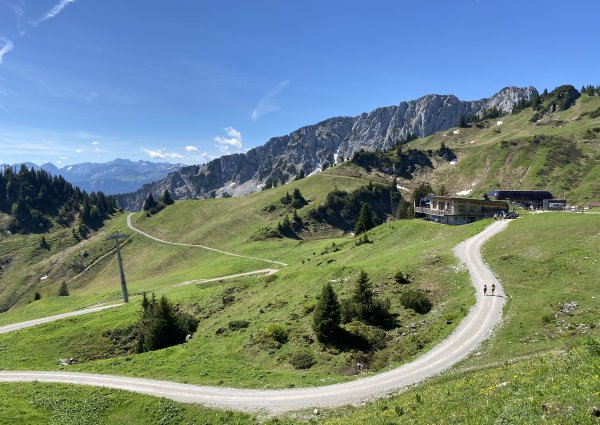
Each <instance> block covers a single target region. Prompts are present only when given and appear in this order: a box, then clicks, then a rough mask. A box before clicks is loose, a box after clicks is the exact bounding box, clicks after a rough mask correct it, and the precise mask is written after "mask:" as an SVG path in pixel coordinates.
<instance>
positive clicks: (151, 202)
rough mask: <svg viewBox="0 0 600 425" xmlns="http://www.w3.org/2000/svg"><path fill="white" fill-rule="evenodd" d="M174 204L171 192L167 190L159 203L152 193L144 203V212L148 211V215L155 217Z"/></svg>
mask: <svg viewBox="0 0 600 425" xmlns="http://www.w3.org/2000/svg"><path fill="white" fill-rule="evenodd" d="M174 203H175V201H174V200H173V198H171V194H170V193H169V190H168V189H165V191H164V192H163V194H162V195H161V196H160V198H159V200H158V201H156V199H154V195H153V194H152V193H149V194H148V196H147V197H146V200H145V201H144V206H143V210H144V211H146V212H147V213H148V214H151V215H153V214H157V213H159V212H160V211H162V210H163V209H165V208H166V207H167V206H169V205H172V204H174Z"/></svg>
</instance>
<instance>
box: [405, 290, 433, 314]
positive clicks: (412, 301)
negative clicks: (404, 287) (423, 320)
mask: <svg viewBox="0 0 600 425" xmlns="http://www.w3.org/2000/svg"><path fill="white" fill-rule="evenodd" d="M400 302H401V303H402V305H403V306H404V307H405V308H410V309H413V310H414V311H416V312H417V313H419V314H426V313H429V311H431V308H432V307H433V304H432V303H431V301H430V300H429V298H428V297H427V295H425V294H424V293H423V292H420V291H416V290H410V291H406V292H404V293H403V294H402V295H401V296H400Z"/></svg>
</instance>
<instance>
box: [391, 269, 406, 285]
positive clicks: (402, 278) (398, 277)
mask: <svg viewBox="0 0 600 425" xmlns="http://www.w3.org/2000/svg"><path fill="white" fill-rule="evenodd" d="M394 280H395V281H396V283H397V284H399V285H407V284H409V283H410V276H409V275H408V274H406V273H402V272H401V271H400V270H398V271H396V273H395V274H394Z"/></svg>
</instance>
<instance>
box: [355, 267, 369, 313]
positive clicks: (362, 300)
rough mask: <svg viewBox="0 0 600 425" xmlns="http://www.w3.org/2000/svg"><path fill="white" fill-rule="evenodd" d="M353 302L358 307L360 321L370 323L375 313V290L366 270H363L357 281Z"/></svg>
mask: <svg viewBox="0 0 600 425" xmlns="http://www.w3.org/2000/svg"><path fill="white" fill-rule="evenodd" d="M352 302H353V303H354V305H355V306H356V314H357V317H358V320H360V321H361V322H365V323H369V322H370V320H371V313H372V311H373V290H372V289H371V282H369V276H368V275H367V273H366V272H365V271H364V270H361V271H360V273H359V274H358V279H356V286H355V287H354V293H353V294H352Z"/></svg>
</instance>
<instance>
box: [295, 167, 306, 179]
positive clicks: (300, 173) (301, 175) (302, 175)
mask: <svg viewBox="0 0 600 425" xmlns="http://www.w3.org/2000/svg"><path fill="white" fill-rule="evenodd" d="M304 177H305V175H304V168H301V169H300V171H298V174H297V175H296V180H301V179H303V178H304Z"/></svg>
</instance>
